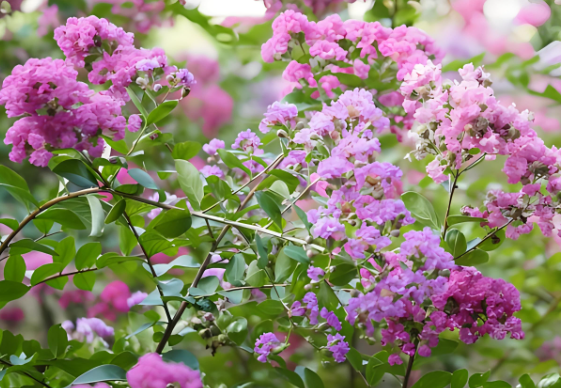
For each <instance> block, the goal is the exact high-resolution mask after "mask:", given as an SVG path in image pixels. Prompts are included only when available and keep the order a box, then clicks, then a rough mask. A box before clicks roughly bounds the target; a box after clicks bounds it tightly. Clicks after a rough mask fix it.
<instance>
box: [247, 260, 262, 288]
mask: <svg viewBox="0 0 561 388" xmlns="http://www.w3.org/2000/svg"><path fill="white" fill-rule="evenodd" d="M245 282H246V283H247V284H249V285H250V286H253V287H261V286H264V285H265V284H267V274H266V273H265V270H263V269H259V268H258V267H257V261H256V260H254V261H252V262H251V263H249V267H248V268H247V271H246V276H245Z"/></svg>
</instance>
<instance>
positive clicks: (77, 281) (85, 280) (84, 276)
mask: <svg viewBox="0 0 561 388" xmlns="http://www.w3.org/2000/svg"><path fill="white" fill-rule="evenodd" d="M95 278H96V275H95V272H94V271H88V272H80V273H78V274H76V275H74V277H73V278H72V280H73V281H74V285H75V286H76V287H77V288H79V289H80V290H85V291H91V290H93V287H94V285H95Z"/></svg>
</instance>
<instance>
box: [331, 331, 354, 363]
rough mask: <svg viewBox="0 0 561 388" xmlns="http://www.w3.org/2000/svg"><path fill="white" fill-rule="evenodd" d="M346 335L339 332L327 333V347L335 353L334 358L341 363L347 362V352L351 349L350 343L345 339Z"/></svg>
mask: <svg viewBox="0 0 561 388" xmlns="http://www.w3.org/2000/svg"><path fill="white" fill-rule="evenodd" d="M344 339H345V336H343V335H341V334H339V333H337V334H335V335H331V334H328V335H327V346H326V348H327V349H328V350H329V351H331V352H332V353H333V358H334V359H335V361H337V362H339V363H341V362H345V360H346V358H347V357H346V354H347V353H348V352H349V350H351V348H350V347H349V344H348V343H347V342H345V341H344Z"/></svg>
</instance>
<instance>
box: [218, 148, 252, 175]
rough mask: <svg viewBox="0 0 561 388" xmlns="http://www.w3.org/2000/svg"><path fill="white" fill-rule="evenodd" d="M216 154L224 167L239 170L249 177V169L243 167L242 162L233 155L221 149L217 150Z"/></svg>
mask: <svg viewBox="0 0 561 388" xmlns="http://www.w3.org/2000/svg"><path fill="white" fill-rule="evenodd" d="M217 152H218V154H219V155H220V158H221V159H222V161H223V162H224V164H225V165H226V166H228V167H230V168H239V169H240V170H242V171H244V172H245V173H246V174H247V175H250V176H251V171H249V169H248V168H247V167H246V166H244V165H243V163H242V161H241V160H239V159H238V158H237V157H236V156H235V155H234V154H232V153H231V152H228V151H226V150H225V149H222V148H220V149H218V150H217Z"/></svg>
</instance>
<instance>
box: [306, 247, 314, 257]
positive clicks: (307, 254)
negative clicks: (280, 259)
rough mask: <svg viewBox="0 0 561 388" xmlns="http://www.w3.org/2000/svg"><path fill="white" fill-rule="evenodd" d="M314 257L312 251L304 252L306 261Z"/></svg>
mask: <svg viewBox="0 0 561 388" xmlns="http://www.w3.org/2000/svg"><path fill="white" fill-rule="evenodd" d="M314 255H315V254H314V251H313V250H311V249H308V250H307V251H306V256H308V259H311V258H312V257H314Z"/></svg>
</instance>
